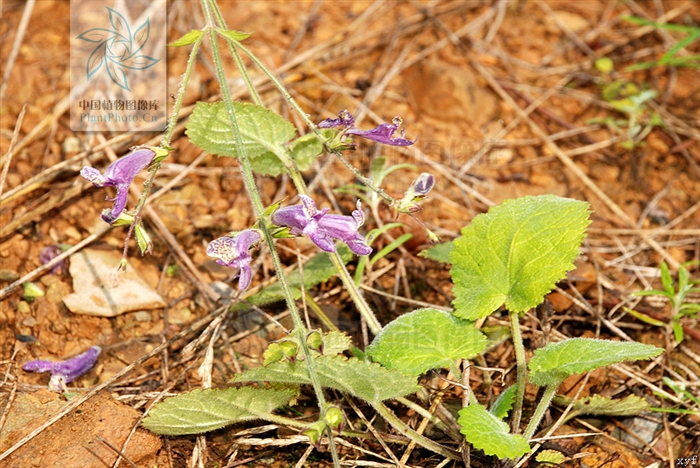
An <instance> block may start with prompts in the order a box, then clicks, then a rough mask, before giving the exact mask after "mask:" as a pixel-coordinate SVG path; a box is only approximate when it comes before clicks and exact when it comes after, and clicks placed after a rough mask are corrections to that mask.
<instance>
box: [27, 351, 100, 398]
mask: <svg viewBox="0 0 700 468" xmlns="http://www.w3.org/2000/svg"><path fill="white" fill-rule="evenodd" d="M101 351H102V349H101V348H100V347H99V346H92V347H90V349H88V350H87V351H85V352H84V353H82V354H79V355H77V356H75V357H74V358H71V359H68V360H66V361H57V362H54V361H45V360H43V359H37V360H34V361H29V362H27V363H26V364H24V366H22V369H24V370H25V371H28V372H51V380H50V382H49V388H50V389H51V390H61V385H62V383H69V382H72V381H73V380H75V379H77V378H78V377H80V376H81V375H83V374H84V373H86V372H87V371H89V370H90V369H91V368H92V366H94V365H95V362H96V361H97V357H98V356H99V355H100V352H101Z"/></svg>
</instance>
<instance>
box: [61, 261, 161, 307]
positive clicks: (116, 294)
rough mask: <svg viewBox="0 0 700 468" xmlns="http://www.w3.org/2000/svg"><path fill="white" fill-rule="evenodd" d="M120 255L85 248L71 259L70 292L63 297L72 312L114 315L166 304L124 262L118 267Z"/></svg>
mask: <svg viewBox="0 0 700 468" xmlns="http://www.w3.org/2000/svg"><path fill="white" fill-rule="evenodd" d="M120 261H121V255H119V254H118V253H116V252H114V251H106V250H96V249H85V250H83V251H81V252H79V253H77V254H75V255H73V256H72V257H71V259H70V274H71V276H72V277H73V290H74V291H75V292H74V293H73V294H70V295H68V296H66V297H65V298H63V302H64V304H66V307H68V309H69V310H70V311H71V312H73V313H74V314H82V315H93V316H98V317H114V316H117V315H121V314H123V313H125V312H131V311H134V310H149V309H158V308H162V307H165V305H166V304H165V301H164V300H163V298H162V297H160V295H159V294H158V293H156V292H155V291H154V290H153V289H152V288H151V287H150V286H149V285H148V284H147V283H146V282H145V281H144V279H143V278H142V277H141V276H140V275H139V274H138V272H137V271H136V269H135V268H134V267H133V266H132V265H131V264H127V267H126V271H117V268H118V266H119V262H120Z"/></svg>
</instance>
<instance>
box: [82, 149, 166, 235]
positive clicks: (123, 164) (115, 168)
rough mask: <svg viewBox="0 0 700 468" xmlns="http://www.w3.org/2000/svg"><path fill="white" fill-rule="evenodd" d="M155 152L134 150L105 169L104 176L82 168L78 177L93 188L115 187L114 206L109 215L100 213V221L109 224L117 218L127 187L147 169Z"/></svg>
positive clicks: (93, 170) (122, 208) (124, 201)
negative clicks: (85, 180)
mask: <svg viewBox="0 0 700 468" xmlns="http://www.w3.org/2000/svg"><path fill="white" fill-rule="evenodd" d="M155 156H156V152H155V151H153V150H152V149H150V148H143V147H141V148H136V149H135V150H133V151H132V152H131V153H129V154H127V155H126V156H123V157H121V158H119V159H117V160H116V161H114V162H113V163H112V164H110V165H109V166H108V167H107V170H105V173H104V175H103V174H102V173H100V171H98V170H97V169H95V168H94V167H84V168H83V169H82V170H81V171H80V175H81V176H83V177H84V178H85V179H87V180H88V181H90V182H92V183H93V185H95V187H117V196H116V197H114V199H112V200H113V201H114V205H113V206H112V211H111V213H102V219H103V220H104V221H106V222H108V223H109V224H112V223H113V222H114V220H116V219H117V218H118V217H119V214H120V213H121V212H122V211H124V208H125V207H126V198H127V195H128V192H129V185H130V184H131V182H133V180H134V179H135V178H136V175H138V173H139V172H141V171H142V170H144V169H145V168H147V167H148V166H149V165H150V164H151V162H152V161H153V158H154V157H155Z"/></svg>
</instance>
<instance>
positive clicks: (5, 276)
mask: <svg viewBox="0 0 700 468" xmlns="http://www.w3.org/2000/svg"><path fill="white" fill-rule="evenodd" d="M18 279H19V273H17V272H16V271H15V270H0V281H7V282H8V283H11V282H13V281H17V280H18Z"/></svg>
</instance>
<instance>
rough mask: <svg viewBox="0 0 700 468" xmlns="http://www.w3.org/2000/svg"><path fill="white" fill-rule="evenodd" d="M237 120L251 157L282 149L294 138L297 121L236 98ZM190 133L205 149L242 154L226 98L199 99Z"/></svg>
mask: <svg viewBox="0 0 700 468" xmlns="http://www.w3.org/2000/svg"><path fill="white" fill-rule="evenodd" d="M233 107H234V110H235V111H236V120H237V121H238V126H239V128H240V130H241V138H242V139H243V145H244V146H245V150H246V155H247V156H248V157H249V158H256V157H259V156H261V155H263V154H265V153H267V152H273V153H274V152H275V151H280V149H281V148H282V145H284V144H285V143H287V142H288V141H289V140H291V139H292V138H294V134H295V130H294V125H292V124H291V123H289V122H287V121H286V120H284V119H283V118H282V117H281V116H279V115H278V114H275V113H274V112H272V111H271V110H268V109H266V108H264V107H261V106H256V105H255V104H249V103H243V102H234V103H233ZM186 127H187V132H186V133H187V135H188V136H189V137H190V140H191V141H192V143H194V144H195V145H197V147H199V148H201V149H202V150H204V151H206V152H208V153H212V154H218V155H219V156H232V157H238V150H239V144H238V142H237V141H235V137H234V133H233V130H232V129H231V126H230V124H229V118H228V115H227V113H226V107H225V106H224V103H223V102H222V101H218V102H214V103H211V104H209V103H206V102H198V103H197V104H196V105H195V107H194V111H193V112H192V116H191V117H190V119H189V121H188V122H187V125H186Z"/></svg>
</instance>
